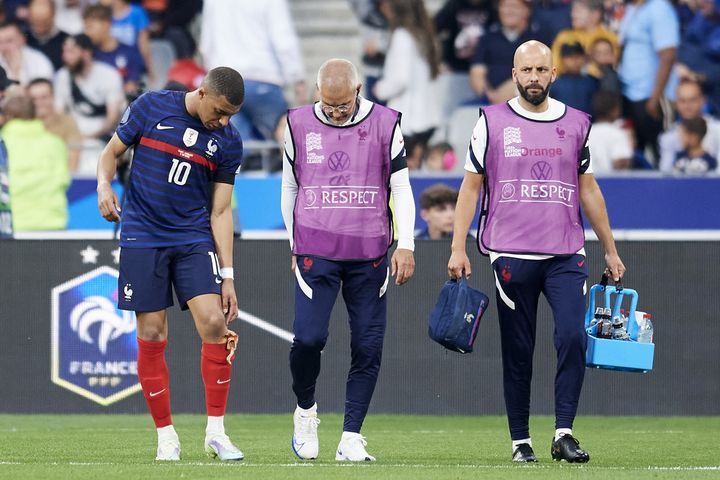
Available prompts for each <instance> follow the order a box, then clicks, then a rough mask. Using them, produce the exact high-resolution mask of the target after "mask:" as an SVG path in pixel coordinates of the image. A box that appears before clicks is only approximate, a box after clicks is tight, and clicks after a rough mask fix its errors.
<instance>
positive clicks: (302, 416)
mask: <svg viewBox="0 0 720 480" xmlns="http://www.w3.org/2000/svg"><path fill="white" fill-rule="evenodd" d="M293 424H294V427H295V428H294V430H293V436H292V450H293V452H294V453H295V455H297V456H298V458H301V459H303V460H315V459H316V458H317V456H318V452H319V451H320V443H319V442H318V434H317V429H318V425H320V419H319V418H318V417H317V403H316V404H314V405H313V406H312V407H310V408H308V409H307V410H305V409H303V408H300V407H297V408H296V409H295V413H293Z"/></svg>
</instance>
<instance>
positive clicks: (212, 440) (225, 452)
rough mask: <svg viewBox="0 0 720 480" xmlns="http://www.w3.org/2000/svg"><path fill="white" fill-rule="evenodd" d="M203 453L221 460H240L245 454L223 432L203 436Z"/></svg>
mask: <svg viewBox="0 0 720 480" xmlns="http://www.w3.org/2000/svg"><path fill="white" fill-rule="evenodd" d="M205 453H207V454H208V456H209V457H211V458H217V459H219V460H222V461H223V462H224V461H226V460H242V459H243V458H245V455H243V453H242V452H241V451H240V449H239V448H237V447H236V446H235V445H233V443H232V442H231V441H230V437H228V436H227V435H225V434H224V433H218V434H214V435H208V436H206V437H205Z"/></svg>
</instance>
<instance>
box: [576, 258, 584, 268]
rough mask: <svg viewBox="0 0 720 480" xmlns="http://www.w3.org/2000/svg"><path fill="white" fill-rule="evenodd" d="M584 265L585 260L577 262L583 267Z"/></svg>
mask: <svg viewBox="0 0 720 480" xmlns="http://www.w3.org/2000/svg"><path fill="white" fill-rule="evenodd" d="M583 265H585V260H580V261H579V262H577V266H578V267H582V266H583Z"/></svg>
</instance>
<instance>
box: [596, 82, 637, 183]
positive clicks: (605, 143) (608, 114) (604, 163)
mask: <svg viewBox="0 0 720 480" xmlns="http://www.w3.org/2000/svg"><path fill="white" fill-rule="evenodd" d="M620 109H621V104H620V95H618V94H617V93H614V92H607V91H604V90H600V91H599V92H597V93H595V95H593V99H592V110H593V113H594V114H595V121H594V122H593V124H592V128H591V129H590V137H589V140H590V158H591V159H592V166H593V172H594V173H596V174H603V173H609V172H612V171H613V170H625V169H629V168H630V167H631V166H632V157H633V146H632V141H631V137H630V135H629V134H628V132H627V131H626V130H623V128H622V126H621V125H619V124H618V121H619V119H620Z"/></svg>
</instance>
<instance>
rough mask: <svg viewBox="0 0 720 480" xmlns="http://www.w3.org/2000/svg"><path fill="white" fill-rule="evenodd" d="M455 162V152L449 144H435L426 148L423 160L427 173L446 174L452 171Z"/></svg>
mask: <svg viewBox="0 0 720 480" xmlns="http://www.w3.org/2000/svg"><path fill="white" fill-rule="evenodd" d="M456 161H457V158H456V157H455V151H454V150H453V148H452V146H451V145H450V144H449V143H447V142H442V143H437V144H435V145H433V146H431V147H430V148H428V151H427V156H426V158H425V170H427V171H429V172H447V171H450V170H452V169H453V167H454V166H455V162H456Z"/></svg>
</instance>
